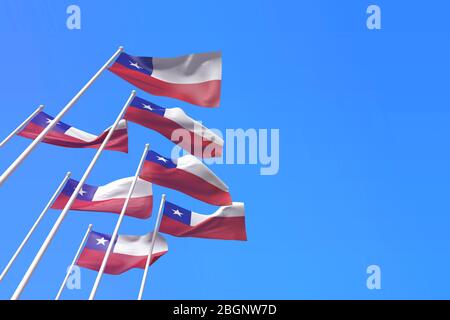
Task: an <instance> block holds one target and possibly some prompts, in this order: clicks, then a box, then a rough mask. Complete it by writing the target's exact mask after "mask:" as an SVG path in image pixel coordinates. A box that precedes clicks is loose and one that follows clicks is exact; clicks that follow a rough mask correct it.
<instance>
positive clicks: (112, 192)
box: [52, 177, 153, 219]
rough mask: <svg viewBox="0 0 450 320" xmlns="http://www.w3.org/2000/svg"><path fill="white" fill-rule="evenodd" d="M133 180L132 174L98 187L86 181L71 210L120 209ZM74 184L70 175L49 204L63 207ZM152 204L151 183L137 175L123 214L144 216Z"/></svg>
mask: <svg viewBox="0 0 450 320" xmlns="http://www.w3.org/2000/svg"><path fill="white" fill-rule="evenodd" d="M132 182H133V177H129V178H123V179H119V180H116V181H113V182H111V183H108V184H107V185H104V186H100V187H95V186H90V185H88V184H85V185H83V187H82V188H81V190H80V192H79V194H78V195H77V198H76V199H75V201H74V203H73V204H72V206H71V210H77V211H97V212H112V213H120V212H121V211H122V207H123V204H124V203H125V199H126V197H127V195H128V192H129V190H130V187H131V184H132ZM77 185H78V181H76V180H73V179H69V180H68V181H67V183H66V185H65V187H64V189H63V190H62V191H61V193H60V195H59V196H58V198H57V199H56V200H55V202H54V203H53V205H52V208H53V209H63V208H64V207H65V205H66V203H67V201H68V200H69V198H70V196H71V195H72V193H73V191H74V190H75V188H76V186H77ZM152 207H153V194H152V184H151V183H149V182H147V181H145V180H142V179H138V181H137V183H136V186H135V188H134V192H133V194H132V196H131V198H130V201H129V202H128V207H127V211H126V212H125V214H126V215H127V216H131V217H135V218H139V219H146V218H148V217H150V216H151V213H152Z"/></svg>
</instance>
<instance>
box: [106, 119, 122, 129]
mask: <svg viewBox="0 0 450 320" xmlns="http://www.w3.org/2000/svg"><path fill="white" fill-rule="evenodd" d="M126 127H127V120H124V119H122V120H120V121H119V123H118V124H117V127H116V130H115V131H117V130H120V129H125V128H126ZM109 129H111V127H108V129H106V130H105V131H104V132H106V131H108V130H109Z"/></svg>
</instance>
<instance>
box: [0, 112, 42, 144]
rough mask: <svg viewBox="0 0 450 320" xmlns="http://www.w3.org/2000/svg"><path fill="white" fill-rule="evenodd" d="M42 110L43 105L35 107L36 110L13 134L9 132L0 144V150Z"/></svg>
mask: <svg viewBox="0 0 450 320" xmlns="http://www.w3.org/2000/svg"><path fill="white" fill-rule="evenodd" d="M42 109H44V105H42V104H41V105H40V106H39V107H37V109H36V110H34V112H33V113H32V114H30V116H29V117H28V118H26V119H25V121H24V122H22V123H21V124H20V125H19V126H18V127H17V128H16V129H14V131H13V132H11V133H10V134H9V135H8V136H7V137H6V138H5V139H4V140H3V141H2V142H0V148H1V147H3V146H4V145H5V144H6V143H7V142H8V141H9V140H11V138H12V137H14V135H15V134H16V133H17V132H19V131H20V130H22V129H23V128H24V127H25V126H26V125H27V124H28V122H30V121H31V120H32V119H33V118H34V117H35V116H36V115H37V114H38V113H39V112H41V111H42Z"/></svg>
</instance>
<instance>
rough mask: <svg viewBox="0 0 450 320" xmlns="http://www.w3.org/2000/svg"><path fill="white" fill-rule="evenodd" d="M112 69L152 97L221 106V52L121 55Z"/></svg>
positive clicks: (199, 104)
mask: <svg viewBox="0 0 450 320" xmlns="http://www.w3.org/2000/svg"><path fill="white" fill-rule="evenodd" d="M109 70H110V71H111V72H113V73H115V74H116V75H118V76H119V77H121V78H123V79H124V80H126V81H128V82H130V83H131V84H133V85H135V86H136V87H138V88H140V89H142V90H144V91H147V92H148V93H151V94H153V95H157V96H166V97H171V98H175V99H179V100H183V101H186V102H189V103H192V104H196V105H198V106H203V107H218V106H219V103H220V87H221V82H222V54H221V53H220V52H209V53H198V54H189V55H185V56H181V57H176V58H154V57H137V56H131V55H129V54H126V53H121V54H120V56H119V57H118V58H117V60H116V61H115V62H114V64H113V65H112V66H111V67H110V68H109Z"/></svg>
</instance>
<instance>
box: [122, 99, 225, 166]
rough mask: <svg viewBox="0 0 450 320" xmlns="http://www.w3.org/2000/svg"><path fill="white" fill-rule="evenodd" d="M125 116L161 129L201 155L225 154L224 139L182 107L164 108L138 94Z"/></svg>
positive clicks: (163, 132) (187, 148)
mask: <svg viewBox="0 0 450 320" xmlns="http://www.w3.org/2000/svg"><path fill="white" fill-rule="evenodd" d="M124 119H127V120H129V121H132V122H135V123H137V124H140V125H142V126H144V127H147V128H149V129H152V130H155V131H157V132H159V133H160V134H162V135H163V136H164V137H166V138H167V139H169V140H172V141H173V142H174V143H176V144H178V145H179V146H180V147H182V148H183V149H184V150H186V151H188V152H189V153H191V154H194V155H196V156H198V157H201V158H210V157H218V156H221V155H222V149H223V140H222V138H221V137H219V136H218V135H216V134H215V133H214V132H212V131H211V130H209V129H208V128H206V127H204V126H203V125H202V124H201V123H200V122H198V121H196V120H194V119H192V118H190V117H189V116H188V115H186V113H185V112H184V111H183V110H182V109H180V108H163V107H160V106H158V105H156V104H154V103H151V102H148V101H146V100H144V99H141V98H139V97H135V98H134V99H133V101H131V103H130V106H129V107H128V109H127V111H126V113H125V116H124ZM176 130H177V132H175V131H176ZM174 133H176V136H175V135H174Z"/></svg>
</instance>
